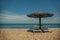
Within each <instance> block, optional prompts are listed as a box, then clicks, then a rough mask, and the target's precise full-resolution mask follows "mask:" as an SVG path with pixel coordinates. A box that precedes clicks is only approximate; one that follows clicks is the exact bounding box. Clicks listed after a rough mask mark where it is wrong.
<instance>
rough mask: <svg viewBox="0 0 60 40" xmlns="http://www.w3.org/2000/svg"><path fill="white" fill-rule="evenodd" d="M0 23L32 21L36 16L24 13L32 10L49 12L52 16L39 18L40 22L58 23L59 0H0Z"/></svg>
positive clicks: (59, 19) (59, 20) (59, 21)
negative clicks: (30, 16) (31, 16)
mask: <svg viewBox="0 0 60 40" xmlns="http://www.w3.org/2000/svg"><path fill="white" fill-rule="evenodd" d="M0 5H1V6H0V10H1V11H0V18H1V19H0V21H1V22H0V23H5V24H6V23H25V24H28V23H33V24H35V23H36V24H38V23H39V20H38V18H29V17H27V16H26V15H27V14H30V13H34V12H50V13H53V14H54V16H53V17H47V18H41V23H42V24H43V23H60V0H0Z"/></svg>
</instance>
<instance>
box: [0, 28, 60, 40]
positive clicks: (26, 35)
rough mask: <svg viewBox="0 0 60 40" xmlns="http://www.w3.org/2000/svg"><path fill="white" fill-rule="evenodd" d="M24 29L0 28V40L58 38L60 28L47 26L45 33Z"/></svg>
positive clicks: (49, 39) (59, 38)
mask: <svg viewBox="0 0 60 40" xmlns="http://www.w3.org/2000/svg"><path fill="white" fill-rule="evenodd" d="M27 30H29V29H27V28H25V29H16V28H14V29H13V28H7V29H1V28H0V40H60V28H49V31H52V32H45V33H32V32H27Z"/></svg>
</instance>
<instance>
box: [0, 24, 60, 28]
mask: <svg viewBox="0 0 60 40" xmlns="http://www.w3.org/2000/svg"><path fill="white" fill-rule="evenodd" d="M35 25H38V24H0V28H33V27H34V26H35ZM44 26H48V27H49V28H60V24H41V27H44Z"/></svg>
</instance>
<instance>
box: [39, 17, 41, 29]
mask: <svg viewBox="0 0 60 40" xmlns="http://www.w3.org/2000/svg"><path fill="white" fill-rule="evenodd" d="M39 28H40V29H41V18H39Z"/></svg>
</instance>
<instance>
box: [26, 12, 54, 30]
mask: <svg viewBox="0 0 60 40" xmlns="http://www.w3.org/2000/svg"><path fill="white" fill-rule="evenodd" d="M53 15H54V14H52V13H47V12H35V13H31V14H28V15H27V16H28V17H31V18H39V28H40V29H41V18H45V17H52V16H53Z"/></svg>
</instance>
